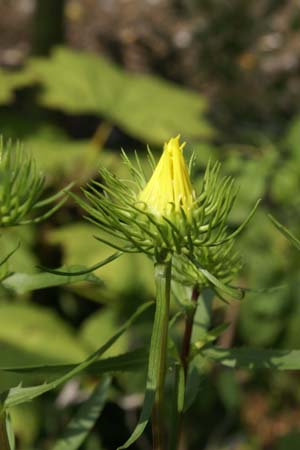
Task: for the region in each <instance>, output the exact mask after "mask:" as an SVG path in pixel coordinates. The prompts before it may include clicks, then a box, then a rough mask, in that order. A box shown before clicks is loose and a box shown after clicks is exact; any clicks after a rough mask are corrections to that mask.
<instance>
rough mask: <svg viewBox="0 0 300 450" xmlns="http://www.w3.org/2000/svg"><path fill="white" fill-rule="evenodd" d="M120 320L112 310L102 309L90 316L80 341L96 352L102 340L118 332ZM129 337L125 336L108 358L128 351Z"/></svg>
mask: <svg viewBox="0 0 300 450" xmlns="http://www.w3.org/2000/svg"><path fill="white" fill-rule="evenodd" d="M117 323H118V318H117V316H116V313H115V311H114V310H112V309H108V308H102V309H101V310H100V311H98V312H96V313H94V314H93V315H92V316H90V317H89V318H88V319H87V320H85V321H84V323H83V324H82V326H81V329H80V333H79V336H80V339H81V341H82V342H84V344H85V345H86V346H87V348H89V349H90V350H91V351H93V350H96V348H97V347H98V345H99V342H101V340H102V341H103V340H106V339H108V337H109V336H111V335H112V334H113V332H114V331H115V330H116V325H117ZM128 344H129V342H128V336H127V335H125V334H124V335H123V336H122V337H121V338H120V339H119V340H118V342H117V343H116V344H115V345H113V346H112V347H111V348H110V349H109V350H108V352H107V356H115V355H118V354H120V353H123V352H124V351H126V350H127V349H128Z"/></svg>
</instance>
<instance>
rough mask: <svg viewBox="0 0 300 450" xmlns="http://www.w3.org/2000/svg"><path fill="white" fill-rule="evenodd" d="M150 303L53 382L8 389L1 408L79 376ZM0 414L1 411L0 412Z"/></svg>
mask: <svg viewBox="0 0 300 450" xmlns="http://www.w3.org/2000/svg"><path fill="white" fill-rule="evenodd" d="M150 305H152V302H148V303H145V304H143V305H141V306H140V307H139V308H138V309H137V311H136V312H135V313H134V314H133V315H132V316H131V317H130V318H129V319H128V320H127V321H126V322H125V323H124V324H123V325H122V326H121V327H120V328H119V330H118V331H117V332H116V333H115V334H114V335H113V336H112V337H111V338H110V339H108V340H107V341H106V342H105V344H103V345H102V346H101V347H100V348H99V349H98V350H97V351H96V352H95V353H93V354H92V355H90V356H89V357H88V358H87V359H86V360H84V361H83V362H82V363H80V364H77V365H76V366H75V367H74V368H73V369H71V370H70V371H68V372H67V373H65V374H64V375H62V376H61V377H59V378H56V379H55V380H53V381H51V382H49V383H47V382H46V383H44V384H41V385H38V386H30V387H24V388H23V387H22V386H17V387H14V388H12V389H9V390H8V391H6V392H3V393H2V394H1V396H0V400H2V408H3V409H8V408H11V407H12V406H16V405H19V404H21V403H24V402H27V401H31V400H33V399H34V398H36V397H38V396H40V395H42V394H44V393H46V392H48V391H51V390H52V389H55V388H57V387H58V386H59V385H61V384H62V383H65V382H66V381H68V380H70V379H71V378H73V377H74V376H75V375H77V374H79V373H80V372H82V371H83V370H85V369H86V368H87V367H89V366H90V365H91V364H93V363H94V362H95V361H97V360H98V359H99V358H100V356H101V355H103V353H105V352H106V350H108V349H109V348H110V347H111V346H112V345H113V344H114V343H115V342H116V340H117V339H118V338H119V337H120V336H122V334H123V333H124V332H125V331H126V330H127V329H128V328H129V327H130V326H131V325H132V323H133V322H134V321H135V320H136V319H137V318H138V317H139V316H140V315H141V314H142V313H143V312H144V311H145V310H146V309H147V308H148V307H149V306H150ZM0 412H1V411H0Z"/></svg>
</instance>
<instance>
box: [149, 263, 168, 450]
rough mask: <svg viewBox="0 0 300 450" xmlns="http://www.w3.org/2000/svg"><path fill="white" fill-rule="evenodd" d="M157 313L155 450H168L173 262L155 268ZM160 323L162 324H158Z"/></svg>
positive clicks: (153, 417) (154, 412)
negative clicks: (166, 404)
mask: <svg viewBox="0 0 300 450" xmlns="http://www.w3.org/2000/svg"><path fill="white" fill-rule="evenodd" d="M155 284H156V313H155V318H154V327H155V326H158V327H159V328H160V330H161V335H160V338H161V340H160V343H159V354H157V358H159V374H158V383H157V390H156V397H155V403H154V407H153V412H152V436H153V450H166V444H165V426H164V422H165V420H164V418H165V415H164V387H165V378H166V361H167V350H168V325H169V307H170V293H171V261H169V262H166V263H164V264H156V266H155ZM156 321H159V322H160V323H156Z"/></svg>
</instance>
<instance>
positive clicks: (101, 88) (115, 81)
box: [29, 48, 211, 144]
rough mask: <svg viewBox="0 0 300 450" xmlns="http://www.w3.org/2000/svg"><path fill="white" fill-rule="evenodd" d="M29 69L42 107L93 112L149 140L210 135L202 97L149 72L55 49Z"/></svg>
mask: <svg viewBox="0 0 300 450" xmlns="http://www.w3.org/2000/svg"><path fill="white" fill-rule="evenodd" d="M29 71H30V72H31V73H32V74H33V76H34V77H35V79H36V80H37V81H39V82H41V83H42V84H43V86H44V91H43V94H42V95H41V97H40V101H41V103H42V104H43V105H45V106H47V107H50V108H55V109H62V110H63V111H66V112H69V113H71V114H82V113H94V114H97V115H101V116H103V117H105V118H107V119H108V120H109V121H111V122H113V123H114V124H116V125H118V126H120V127H121V128H123V129H124V130H125V131H127V132H128V133H129V134H131V135H133V136H135V137H137V138H139V139H142V140H144V141H146V142H148V143H156V144H161V143H162V142H163V141H165V140H167V139H169V138H170V136H173V135H176V134H178V133H182V134H183V135H184V136H188V137H190V138H191V137H203V136H209V135H210V134H211V128H210V127H209V125H208V124H207V122H206V121H205V119H204V118H203V117H202V114H203V112H204V109H205V106H206V105H205V101H204V100H203V98H202V97H201V96H200V95H199V94H197V93H195V92H191V91H188V90H186V89H183V88H180V87H178V86H176V85H174V84H171V83H168V82H166V81H163V80H160V79H158V78H156V77H153V76H148V75H147V76H146V75H135V74H131V75H130V74H128V73H126V72H124V71H122V70H121V69H119V68H117V67H116V66H115V65H113V64H112V63H110V62H108V61H107V60H105V59H104V58H103V57H100V56H96V55H91V54H87V53H82V52H75V51H73V50H70V49H66V48H57V49H56V50H55V52H54V53H53V55H52V58H50V59H43V58H38V59H33V60H32V61H31V63H30V65H29Z"/></svg>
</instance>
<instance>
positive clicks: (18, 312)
mask: <svg viewBox="0 0 300 450" xmlns="http://www.w3.org/2000/svg"><path fill="white" fill-rule="evenodd" d="M86 355H87V352H86V349H85V347H83V345H82V344H81V343H80V342H79V340H78V339H77V338H76V337H75V335H74V333H73V332H72V330H71V329H70V328H69V327H68V326H67V324H66V323H65V322H64V321H63V320H62V319H60V318H59V317H58V316H57V315H56V314H55V313H54V312H53V311H51V310H49V309H48V308H42V307H38V306H34V305H24V304H15V303H12V304H2V305H1V306H0V361H1V365H16V364H18V365H26V364H43V363H44V364H45V363H62V362H63V363H68V362H69V363H74V362H78V361H81V360H82V359H83V358H85V357H86Z"/></svg>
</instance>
